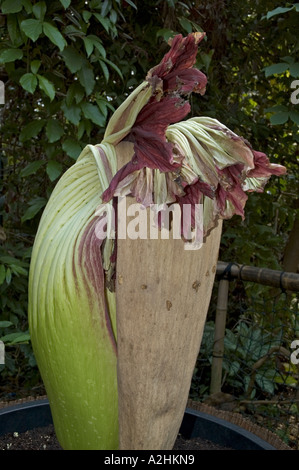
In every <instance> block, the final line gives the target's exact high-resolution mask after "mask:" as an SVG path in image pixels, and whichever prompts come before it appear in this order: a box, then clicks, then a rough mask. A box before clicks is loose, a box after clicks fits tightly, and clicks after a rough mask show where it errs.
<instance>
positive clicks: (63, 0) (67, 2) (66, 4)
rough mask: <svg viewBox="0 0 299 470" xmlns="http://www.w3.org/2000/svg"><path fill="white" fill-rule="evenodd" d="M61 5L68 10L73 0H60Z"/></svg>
mask: <svg viewBox="0 0 299 470" xmlns="http://www.w3.org/2000/svg"><path fill="white" fill-rule="evenodd" d="M59 1H60V3H61V5H62V6H63V8H64V9H65V10H66V9H67V8H68V7H69V6H70V4H71V0H59Z"/></svg>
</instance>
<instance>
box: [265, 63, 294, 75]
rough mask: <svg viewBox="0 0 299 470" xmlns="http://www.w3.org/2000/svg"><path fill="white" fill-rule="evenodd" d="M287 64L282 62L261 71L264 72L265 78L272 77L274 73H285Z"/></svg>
mask: <svg viewBox="0 0 299 470" xmlns="http://www.w3.org/2000/svg"><path fill="white" fill-rule="evenodd" d="M288 68H289V67H288V64H286V63H284V62H280V63H278V64H273V65H269V67H265V68H264V69H263V70H264V72H265V76H266V77H269V76H270V75H274V74H276V73H278V74H280V73H283V72H285V71H286V70H287V69H288Z"/></svg>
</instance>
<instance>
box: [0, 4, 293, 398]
mask: <svg viewBox="0 0 299 470" xmlns="http://www.w3.org/2000/svg"><path fill="white" fill-rule="evenodd" d="M0 10H1V15H0V36H1V44H0V80H2V81H3V82H4V84H5V105H2V106H0V124H1V167H0V185H1V197H0V219H1V220H0V225H1V227H0V242H1V244H0V295H1V299H0V309H1V311H0V338H2V340H3V341H4V342H5V343H6V346H7V347H6V358H7V360H6V367H5V368H4V366H0V370H1V369H2V372H1V379H0V396H1V395H4V396H6V394H7V393H10V391H11V390H12V389H13V390H23V388H24V387H25V388H26V387H27V388H28V387H29V388H30V387H32V386H33V385H35V384H36V381H37V380H38V373H37V371H36V368H35V367H34V364H35V363H34V357H33V355H32V351H31V348H30V343H28V332H27V328H28V325H27V277H28V268H29V262H30V252H31V247H32V244H33V241H34V236H35V233H36V230H37V227H38V222H39V219H40V216H41V213H42V210H43V208H44V206H45V204H46V202H47V200H48V198H49V196H50V194H51V191H52V190H53V187H54V186H55V184H56V182H57V181H58V179H59V177H60V176H61V174H62V173H63V172H64V171H65V170H66V169H67V168H68V167H69V166H70V165H72V164H73V163H74V161H75V160H76V158H77V157H78V155H79V153H80V151H81V149H82V148H83V147H84V146H85V145H86V144H89V143H91V144H96V143H98V142H100V141H101V139H102V136H103V133H104V129H105V126H106V123H107V121H108V119H109V117H110V115H111V113H112V112H113V110H114V109H116V108H117V106H118V105H119V104H120V103H121V102H122V101H123V100H124V99H125V97H126V96H127V95H128V94H129V93H130V91H132V90H133V89H134V88H135V87H136V86H137V85H138V84H139V83H140V82H141V81H142V80H143V79H144V77H145V75H146V72H147V70H148V69H149V68H151V67H153V66H154V65H156V64H157V63H158V62H159V61H160V59H161V58H162V56H163V55H164V53H165V52H166V51H167V50H168V46H167V39H168V38H169V37H170V36H173V35H174V34H176V33H182V34H184V35H186V34H187V33H189V32H191V31H206V33H207V40H206V41H204V42H203V43H202V44H201V47H200V53H199V55H198V63H197V66H198V67H199V68H200V69H202V70H203V72H204V73H206V74H207V76H208V80H209V83H208V87H207V92H206V94H205V96H204V97H198V96H193V97H192V101H191V102H192V115H208V116H212V117H214V118H216V119H218V120H219V121H221V122H222V123H224V124H225V125H227V126H228V127H229V128H231V129H232V130H233V131H234V132H236V133H237V134H240V135H243V136H244V137H246V138H247V139H248V140H249V141H250V142H251V144H252V146H253V148H254V149H256V150H260V151H264V152H265V153H267V154H268V156H269V158H270V160H271V161H272V162H276V163H280V164H283V165H285V166H287V168H288V174H287V176H285V177H282V178H276V177H274V178H272V179H271V181H270V183H269V184H268V186H267V188H266V191H265V192H264V193H263V194H252V195H250V196H249V200H248V203H247V206H246V219H245V220H244V221H242V220H241V219H240V217H236V216H235V217H234V218H233V219H232V220H230V221H227V222H225V225H224V230H223V237H222V244H221V253H220V258H221V259H222V260H223V261H236V262H238V263H244V264H253V265H256V266H265V267H269V268H274V269H281V266H282V262H283V255H284V250H285V247H286V245H287V242H288V234H289V233H290V231H291V230H292V227H293V225H294V221H295V220H296V217H297V215H296V214H297V212H298V199H297V198H298V196H297V194H298V187H297V182H298V178H297V176H298V167H297V158H298V146H297V145H298V141H299V134H298V124H299V105H297V107H296V105H294V104H292V103H291V102H290V95H291V92H292V89H291V83H292V81H294V80H296V79H298V78H299V57H298V49H299V39H298V33H297V31H298V19H299V4H292V3H290V4H286V5H284V6H283V8H282V6H281V5H280V2H279V1H275V0H273V1H271V0H267V1H263V2H261V1H258V0H250V1H248V2H238V1H236V0H231V1H224V0H202V1H200V2H199V1H189V0H186V1H185V2H180V1H177V0H168V1H158V0H155V1H154V0H146V1H142V2H141V1H128V0H127V1H125V0H103V1H102V0H92V1H87V2H86V1H76V0H60V1H49V0H44V1H35V0H1V1H0ZM20 393H22V392H20Z"/></svg>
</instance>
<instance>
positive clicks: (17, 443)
mask: <svg viewBox="0 0 299 470" xmlns="http://www.w3.org/2000/svg"><path fill="white" fill-rule="evenodd" d="M0 450H62V449H61V447H60V445H59V442H58V440H57V438H56V435H55V431H54V426H53V425H49V426H45V427H41V428H35V429H32V430H30V431H26V432H24V433H17V432H14V433H8V434H5V435H4V436H0ZM173 450H181V451H189V450H190V451H193V450H234V449H231V448H228V447H222V446H219V445H217V444H215V443H213V442H211V441H207V440H204V439H201V438H194V439H184V438H183V437H182V436H180V435H179V436H178V438H177V440H176V442H175V445H174V448H173Z"/></svg>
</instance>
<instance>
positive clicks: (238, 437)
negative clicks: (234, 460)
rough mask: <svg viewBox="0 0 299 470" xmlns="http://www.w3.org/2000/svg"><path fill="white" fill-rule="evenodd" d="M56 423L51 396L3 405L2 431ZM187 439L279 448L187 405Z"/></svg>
mask: <svg viewBox="0 0 299 470" xmlns="http://www.w3.org/2000/svg"><path fill="white" fill-rule="evenodd" d="M49 424H52V415H51V410H50V406H49V402H48V400H47V399H41V400H36V401H31V402H27V403H22V404H16V405H12V406H7V407H6V408H3V409H0V435H1V436H2V435H4V434H7V433H12V432H19V433H21V432H25V431H28V430H31V429H34V428H36V427H42V426H48V425H49ZM180 434H181V435H182V436H183V437H184V438H186V439H193V438H198V437H199V438H201V439H204V440H209V441H212V442H213V443H215V444H218V445H220V446H223V447H230V448H232V449H235V450H276V448H275V447H274V446H272V445H271V444H269V443H268V442H266V441H264V440H263V439H261V438H260V437H258V436H256V435H255V434H253V433H251V432H249V431H247V430H245V429H243V428H241V427H240V426H237V425H235V424H232V423H230V422H229V421H226V420H224V419H220V418H217V417H214V416H211V415H209V414H207V413H203V412H201V411H197V410H193V409H191V408H186V410H185V413H184V418H183V421H182V424H181V427H180Z"/></svg>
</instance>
